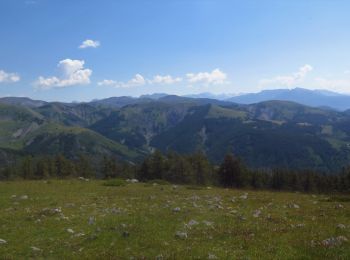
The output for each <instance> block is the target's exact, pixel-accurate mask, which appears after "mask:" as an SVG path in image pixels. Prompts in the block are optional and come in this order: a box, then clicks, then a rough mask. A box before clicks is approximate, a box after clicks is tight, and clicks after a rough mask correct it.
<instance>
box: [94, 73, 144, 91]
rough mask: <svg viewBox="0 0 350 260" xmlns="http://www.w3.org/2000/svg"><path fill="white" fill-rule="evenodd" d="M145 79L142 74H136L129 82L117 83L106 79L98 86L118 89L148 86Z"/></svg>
mask: <svg viewBox="0 0 350 260" xmlns="http://www.w3.org/2000/svg"><path fill="white" fill-rule="evenodd" d="M146 82H147V81H146V80H145V78H144V77H143V76H142V75H141V74H136V75H135V76H134V77H133V78H132V79H130V80H128V81H127V82H123V81H116V80H111V79H105V80H102V81H100V82H98V83H97V84H98V85H99V86H112V87H116V88H131V87H139V86H143V85H145V84H146Z"/></svg>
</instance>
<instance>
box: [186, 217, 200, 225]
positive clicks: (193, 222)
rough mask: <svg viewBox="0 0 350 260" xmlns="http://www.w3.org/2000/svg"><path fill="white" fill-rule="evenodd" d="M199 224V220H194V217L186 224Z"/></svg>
mask: <svg viewBox="0 0 350 260" xmlns="http://www.w3.org/2000/svg"><path fill="white" fill-rule="evenodd" d="M198 224H199V222H198V221H195V220H194V219H192V220H190V221H189V222H188V224H187V225H188V226H195V225H198Z"/></svg>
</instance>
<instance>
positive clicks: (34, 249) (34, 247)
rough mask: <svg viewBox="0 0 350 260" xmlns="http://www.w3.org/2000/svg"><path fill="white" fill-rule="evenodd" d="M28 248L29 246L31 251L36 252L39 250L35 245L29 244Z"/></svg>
mask: <svg viewBox="0 0 350 260" xmlns="http://www.w3.org/2000/svg"><path fill="white" fill-rule="evenodd" d="M30 248H31V249H32V250H33V251H36V252H39V251H41V249H40V248H38V247H36V246H31V247H30Z"/></svg>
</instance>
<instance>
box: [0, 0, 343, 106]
mask: <svg viewBox="0 0 350 260" xmlns="http://www.w3.org/2000/svg"><path fill="white" fill-rule="evenodd" d="M349 10H350V1H348V0H307V1H305V0H264V1H261V0H256V1H254V0H241V1H235V0H171V1H170V0H169V1H164V0H89V1H86V0H74V1H72V0H0V24H1V26H0V96H26V97H30V98H33V99H41V100H48V101H89V100H92V99H101V98H106V97H111V96H139V95H142V94H151V93H169V94H177V95H186V94H196V93H202V92H211V93H214V94H221V93H226V94H238V93H248V92H259V91H261V90H263V89H276V88H289V89H291V88H294V87H303V88H308V89H328V90H331V91H335V92H340V93H350V33H349V28H350V15H349Z"/></svg>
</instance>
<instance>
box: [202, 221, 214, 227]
mask: <svg viewBox="0 0 350 260" xmlns="http://www.w3.org/2000/svg"><path fill="white" fill-rule="evenodd" d="M203 224H204V225H206V226H212V225H213V224H214V223H213V222H210V221H207V220H204V221H203Z"/></svg>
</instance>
